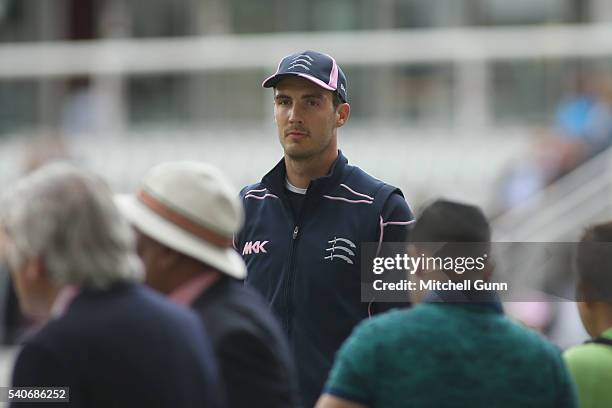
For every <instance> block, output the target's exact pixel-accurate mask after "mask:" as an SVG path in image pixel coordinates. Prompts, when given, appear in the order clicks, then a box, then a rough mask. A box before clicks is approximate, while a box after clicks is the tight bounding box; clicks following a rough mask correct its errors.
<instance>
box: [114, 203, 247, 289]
mask: <svg viewBox="0 0 612 408" xmlns="http://www.w3.org/2000/svg"><path fill="white" fill-rule="evenodd" d="M114 200H115V204H116V205H117V207H118V208H119V211H120V212H121V213H122V214H123V216H124V217H125V218H126V219H127V220H128V221H129V222H130V223H131V224H132V225H133V226H135V227H136V228H138V229H139V230H141V231H142V232H143V233H144V234H146V235H147V236H149V237H151V238H153V239H155V240H156V241H159V242H160V243H162V244H164V245H166V246H167V247H169V248H172V249H174V250H176V251H178V252H181V253H183V254H185V255H188V256H191V257H193V258H195V259H197V260H199V261H202V262H203V263H205V264H207V265H209V266H211V267H213V268H215V269H217V270H219V271H221V272H223V273H225V274H227V275H229V276H231V277H233V278H236V279H244V278H245V277H246V266H245V264H244V261H243V260H242V257H241V256H240V255H239V254H238V253H237V252H236V251H235V250H234V249H233V248H220V247H218V246H215V245H212V244H210V243H209V242H207V241H205V240H202V239H200V238H197V237H195V236H194V235H192V234H190V233H189V232H186V231H184V230H183V229H181V228H180V227H178V226H176V225H175V224H173V223H171V222H169V221H167V220H165V219H164V218H162V217H161V216H159V215H157V214H156V213H155V212H153V211H152V210H150V209H149V208H148V207H147V206H145V205H143V204H142V203H141V202H140V201H138V199H137V198H136V197H134V196H131V195H116V196H115V197H114Z"/></svg>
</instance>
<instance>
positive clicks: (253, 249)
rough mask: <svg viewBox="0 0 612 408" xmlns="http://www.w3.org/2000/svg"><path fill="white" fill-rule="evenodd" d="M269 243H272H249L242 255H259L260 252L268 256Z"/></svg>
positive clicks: (245, 245) (243, 249)
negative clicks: (267, 246)
mask: <svg viewBox="0 0 612 408" xmlns="http://www.w3.org/2000/svg"><path fill="white" fill-rule="evenodd" d="M268 242H270V241H255V242H253V241H247V243H246V244H244V247H243V248H242V255H250V254H258V253H260V252H261V253H264V254H267V253H268V251H266V244H267V243H268Z"/></svg>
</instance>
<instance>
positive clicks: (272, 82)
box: [261, 72, 336, 91]
mask: <svg viewBox="0 0 612 408" xmlns="http://www.w3.org/2000/svg"><path fill="white" fill-rule="evenodd" d="M288 76H299V77H302V78H305V79H307V80H309V81H310V82H313V83H315V84H316V85H318V86H320V87H321V88H324V89H327V90H328V91H335V90H336V88H334V87H333V86H330V85H329V84H326V83H325V82H323V81H321V80H320V79H318V78H315V77H313V76H312V75H308V74H304V73H302V72H288V73H283V74H274V75H272V76H271V77H268V78H266V79H265V80H264V81H263V82H262V84H261V86H262V87H264V88H272V87H274V86H276V84H278V83H279V82H280V81H281V79H283V78H286V77H288Z"/></svg>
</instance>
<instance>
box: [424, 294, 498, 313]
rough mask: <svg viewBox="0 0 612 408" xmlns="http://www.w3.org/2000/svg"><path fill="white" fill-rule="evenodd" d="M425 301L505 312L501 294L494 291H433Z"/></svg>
mask: <svg viewBox="0 0 612 408" xmlns="http://www.w3.org/2000/svg"><path fill="white" fill-rule="evenodd" d="M423 302H424V303H450V304H454V305H457V306H463V307H468V308H470V307H476V308H484V309H488V310H490V311H493V312H495V313H499V314H503V313H504V308H503V306H502V304H501V300H500V299H499V295H498V294H497V293H496V292H494V291H477V290H470V291H459V290H450V291H431V292H429V293H428V294H427V295H426V296H425V299H423Z"/></svg>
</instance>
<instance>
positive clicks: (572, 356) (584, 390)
mask: <svg viewBox="0 0 612 408" xmlns="http://www.w3.org/2000/svg"><path fill="white" fill-rule="evenodd" d="M577 269H578V288H577V294H578V297H579V299H578V300H579V301H580V302H579V303H578V310H579V312H580V318H581V319H582V323H583V324H584V327H585V328H586V330H587V331H588V333H589V335H591V336H592V339H591V340H589V341H588V342H587V344H584V345H581V346H577V347H574V348H572V349H569V350H567V351H566V352H565V355H564V357H565V361H566V362H567V365H568V367H569V369H570V372H571V373H572V375H573V377H574V380H575V381H576V384H577V386H578V396H579V398H580V404H581V405H580V406H581V407H583V408H595V407H610V406H612V388H611V387H610V384H612V275H611V274H610V271H612V222H608V223H605V224H599V225H596V226H594V227H591V228H589V229H587V230H586V232H585V233H584V235H583V236H582V239H581V241H580V243H579V244H578V255H577Z"/></svg>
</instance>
